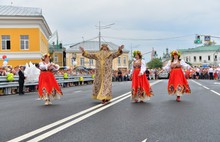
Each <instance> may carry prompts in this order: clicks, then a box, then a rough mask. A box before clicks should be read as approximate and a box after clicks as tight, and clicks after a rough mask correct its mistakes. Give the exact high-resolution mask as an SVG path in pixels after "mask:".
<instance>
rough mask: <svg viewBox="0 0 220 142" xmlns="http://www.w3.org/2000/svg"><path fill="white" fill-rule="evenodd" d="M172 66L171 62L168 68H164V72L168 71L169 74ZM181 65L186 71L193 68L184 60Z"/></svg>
mask: <svg viewBox="0 0 220 142" xmlns="http://www.w3.org/2000/svg"><path fill="white" fill-rule="evenodd" d="M170 65H171V60H170V61H169V62H168V63H167V65H166V66H164V67H163V70H166V71H168V72H169V71H170V69H171V67H170ZM180 65H181V66H182V68H184V69H190V68H191V66H190V65H188V64H187V63H186V62H185V61H184V60H181V61H180Z"/></svg>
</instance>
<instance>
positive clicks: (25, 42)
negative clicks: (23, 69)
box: [20, 35, 29, 50]
mask: <svg viewBox="0 0 220 142" xmlns="http://www.w3.org/2000/svg"><path fill="white" fill-rule="evenodd" d="M20 42H21V49H22V50H27V49H29V36H28V35H21V36H20Z"/></svg>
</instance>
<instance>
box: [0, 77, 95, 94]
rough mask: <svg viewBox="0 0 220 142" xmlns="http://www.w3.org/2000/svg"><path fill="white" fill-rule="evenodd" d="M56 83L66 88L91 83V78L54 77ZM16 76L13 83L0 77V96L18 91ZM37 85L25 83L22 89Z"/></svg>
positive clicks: (35, 83)
mask: <svg viewBox="0 0 220 142" xmlns="http://www.w3.org/2000/svg"><path fill="white" fill-rule="evenodd" d="M55 77H56V80H57V82H58V83H59V84H60V85H61V86H66V85H68V84H71V85H70V86H74V85H83V84H85V83H92V82H93V78H92V76H89V75H84V76H68V79H64V78H63V76H55ZM18 79H19V77H18V76H14V80H13V81H7V79H6V76H0V95H6V94H11V93H12V92H11V90H18V87H19V84H18ZM37 85H38V82H25V83H24V87H32V88H33V87H35V86H37Z"/></svg>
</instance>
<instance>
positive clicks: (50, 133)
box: [28, 95, 130, 142]
mask: <svg viewBox="0 0 220 142" xmlns="http://www.w3.org/2000/svg"><path fill="white" fill-rule="evenodd" d="M128 97H130V95H127V96H125V97H123V98H121V99H119V100H117V101H114V102H113V103H110V104H108V105H105V106H103V107H101V108H99V109H96V110H94V111H92V112H90V113H88V114H85V115H83V116H81V117H79V118H77V119H75V120H73V121H70V122H68V123H66V124H64V125H62V126H59V127H57V128H55V129H53V130H51V131H48V132H46V133H44V134H42V135H40V136H38V137H36V138H34V139H31V140H29V141H28V142H38V141H41V140H43V139H45V138H48V137H50V136H52V135H54V134H56V133H58V132H60V131H62V130H64V129H66V128H68V127H70V126H73V125H74V124H76V123H78V122H80V121H82V120H84V119H86V118H88V117H90V116H92V115H94V114H96V113H98V112H100V111H102V110H104V109H107V108H108V107H110V106H113V105H115V104H117V103H119V102H121V101H123V100H125V99H127V98H128Z"/></svg>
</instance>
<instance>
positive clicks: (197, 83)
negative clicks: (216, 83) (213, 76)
mask: <svg viewBox="0 0 220 142" xmlns="http://www.w3.org/2000/svg"><path fill="white" fill-rule="evenodd" d="M192 81H193V82H194V83H196V84H200V83H198V82H196V81H194V80H192ZM200 86H202V87H204V88H205V89H208V90H210V88H208V87H206V86H204V85H202V84H201V85H200ZM210 91H211V92H213V93H215V94H216V95H219V96H220V93H218V92H216V91H214V90H210Z"/></svg>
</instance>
